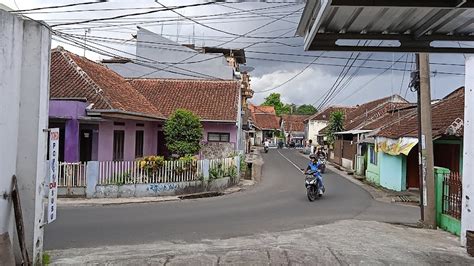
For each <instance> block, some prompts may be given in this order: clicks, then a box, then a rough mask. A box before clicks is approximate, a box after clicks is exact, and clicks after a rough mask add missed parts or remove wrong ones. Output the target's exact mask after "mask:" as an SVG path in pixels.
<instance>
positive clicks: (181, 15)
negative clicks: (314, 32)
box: [155, 0, 299, 39]
mask: <svg viewBox="0 0 474 266" xmlns="http://www.w3.org/2000/svg"><path fill="white" fill-rule="evenodd" d="M155 2H156V3H157V4H159V5H160V6H162V7H163V8H165V9H166V10H168V11H171V12H173V13H175V14H177V15H178V16H180V17H182V18H184V19H187V20H189V21H192V22H194V23H195V24H197V25H199V26H202V27H204V28H207V29H210V30H213V31H217V32H220V33H224V34H227V35H231V36H236V37H239V38H242V37H245V38H255V39H268V37H261V36H248V35H247V34H243V35H242V34H236V33H233V32H230V31H226V30H221V29H218V28H215V27H211V26H209V25H206V24H204V23H201V22H199V21H197V20H195V19H193V18H191V17H188V16H185V15H183V14H181V13H179V12H178V11H176V10H174V9H172V8H169V7H167V6H166V5H164V4H162V3H160V2H159V1H158V0H155ZM298 11H299V10H298ZM279 20H282V18H280V19H279ZM280 38H294V36H292V37H280Z"/></svg>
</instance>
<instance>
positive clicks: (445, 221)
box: [434, 167, 461, 236]
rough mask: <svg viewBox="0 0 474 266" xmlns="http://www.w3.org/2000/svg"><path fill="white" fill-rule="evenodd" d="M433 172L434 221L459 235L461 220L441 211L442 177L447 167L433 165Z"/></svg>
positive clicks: (447, 172) (444, 228) (447, 171)
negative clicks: (434, 185) (434, 186)
mask: <svg viewBox="0 0 474 266" xmlns="http://www.w3.org/2000/svg"><path fill="white" fill-rule="evenodd" d="M434 172H435V182H436V191H435V195H436V221H437V224H438V227H439V228H441V229H443V230H445V231H448V232H450V233H453V234H455V235H457V236H459V235H461V221H460V220H457V219H455V218H453V217H451V216H449V215H446V214H443V213H442V204H443V178H444V175H445V174H449V169H447V168H442V167H435V171H434Z"/></svg>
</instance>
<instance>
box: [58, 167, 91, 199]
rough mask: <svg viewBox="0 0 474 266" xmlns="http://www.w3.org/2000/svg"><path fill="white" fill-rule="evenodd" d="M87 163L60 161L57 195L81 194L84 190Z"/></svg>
mask: <svg viewBox="0 0 474 266" xmlns="http://www.w3.org/2000/svg"><path fill="white" fill-rule="evenodd" d="M86 169H87V163H86V162H84V163H82V162H77V163H66V162H60V163H59V168H58V189H59V191H58V195H60V196H83V195H85V190H86V179H87V178H86V174H87V173H86Z"/></svg>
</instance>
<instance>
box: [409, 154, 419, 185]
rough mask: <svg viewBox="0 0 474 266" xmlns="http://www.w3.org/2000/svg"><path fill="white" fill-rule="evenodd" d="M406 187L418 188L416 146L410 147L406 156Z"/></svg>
mask: <svg viewBox="0 0 474 266" xmlns="http://www.w3.org/2000/svg"><path fill="white" fill-rule="evenodd" d="M406 178H407V188H420V172H419V168H418V146H415V147H413V148H412V149H411V151H410V153H409V154H408V156H407V177H406Z"/></svg>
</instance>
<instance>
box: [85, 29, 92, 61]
mask: <svg viewBox="0 0 474 266" xmlns="http://www.w3.org/2000/svg"><path fill="white" fill-rule="evenodd" d="M90 32H91V29H90V28H88V29H85V30H84V57H86V45H87V33H90Z"/></svg>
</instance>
